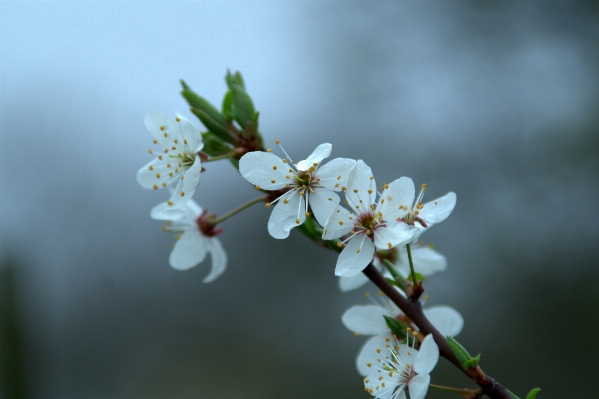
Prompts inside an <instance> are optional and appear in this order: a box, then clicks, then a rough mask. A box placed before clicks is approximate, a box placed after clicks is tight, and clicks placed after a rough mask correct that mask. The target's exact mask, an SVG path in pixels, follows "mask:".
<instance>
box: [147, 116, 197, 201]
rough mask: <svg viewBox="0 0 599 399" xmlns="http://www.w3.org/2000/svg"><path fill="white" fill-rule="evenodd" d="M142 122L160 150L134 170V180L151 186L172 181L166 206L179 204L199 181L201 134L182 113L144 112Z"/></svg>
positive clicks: (188, 195) (162, 186)
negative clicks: (145, 113) (180, 114)
mask: <svg viewBox="0 0 599 399" xmlns="http://www.w3.org/2000/svg"><path fill="white" fill-rule="evenodd" d="M144 122H145V125H146V128H147V129H148V131H149V132H150V134H151V135H152V137H153V138H154V144H160V146H162V148H163V150H164V151H163V153H161V154H158V157H157V158H156V159H154V160H153V161H150V162H149V163H148V164H147V165H145V166H144V167H142V168H141V169H140V170H139V171H138V172H137V181H138V183H139V184H141V186H142V187H144V188H148V189H151V188H153V189H154V190H158V189H160V188H165V187H167V186H168V185H170V184H171V183H175V182H176V187H175V189H174V191H173V193H172V195H171V198H170V199H169V200H168V201H167V202H166V203H167V205H168V206H169V207H172V208H180V207H182V206H184V205H185V203H187V201H189V200H190V199H191V197H192V196H193V193H194V192H195V189H196V187H197V186H198V182H199V181H200V172H201V170H202V165H201V161H200V156H199V155H198V152H199V151H200V150H201V149H202V147H203V144H202V135H201V134H200V131H199V130H198V129H196V127H195V126H194V125H193V124H192V123H191V122H189V121H188V120H187V119H185V118H183V117H182V116H177V117H175V118H172V117H170V116H168V115H166V114H163V113H161V112H154V113H152V114H149V115H147V116H146V118H145V120H144ZM148 152H149V153H150V154H153V153H154V152H153V151H152V150H148Z"/></svg>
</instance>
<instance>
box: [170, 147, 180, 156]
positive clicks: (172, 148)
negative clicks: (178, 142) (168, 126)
mask: <svg viewBox="0 0 599 399" xmlns="http://www.w3.org/2000/svg"><path fill="white" fill-rule="evenodd" d="M176 149H177V147H175V146H172V147H171V150H173V151H175V150H176ZM179 156H181V155H179Z"/></svg>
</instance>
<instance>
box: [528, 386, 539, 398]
mask: <svg viewBox="0 0 599 399" xmlns="http://www.w3.org/2000/svg"><path fill="white" fill-rule="evenodd" d="M539 392H541V388H533V390H532V391H530V392H529V393H528V395H526V399H535V398H536V397H537V394H538V393H539Z"/></svg>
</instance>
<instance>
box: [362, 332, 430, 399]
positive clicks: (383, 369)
mask: <svg viewBox="0 0 599 399" xmlns="http://www.w3.org/2000/svg"><path fill="white" fill-rule="evenodd" d="M407 335H408V337H407V340H408V341H407V343H405V344H401V345H400V344H399V343H398V342H397V340H392V339H388V340H386V342H385V343H384V344H383V345H381V346H380V347H379V348H377V349H376V350H375V353H376V355H377V358H376V360H375V362H374V363H373V364H372V365H371V368H372V371H371V372H370V373H369V374H368V376H367V377H366V378H365V379H364V387H365V389H366V391H367V392H368V393H370V394H371V395H373V396H374V397H375V398H378V399H406V398H410V399H424V397H425V396H426V392H427V391H428V384H429V382H430V379H431V377H430V375H429V374H430V372H431V371H433V368H435V366H436V365H437V361H438V360H439V348H438V347H437V344H436V343H435V341H434V339H433V336H432V335H427V336H426V337H425V338H424V340H423V341H422V344H421V345H420V350H416V349H415V348H414V345H415V342H416V338H415V337H410V331H408V334H407ZM410 338H411V341H412V344H411V345H410ZM406 391H407V393H408V394H406Z"/></svg>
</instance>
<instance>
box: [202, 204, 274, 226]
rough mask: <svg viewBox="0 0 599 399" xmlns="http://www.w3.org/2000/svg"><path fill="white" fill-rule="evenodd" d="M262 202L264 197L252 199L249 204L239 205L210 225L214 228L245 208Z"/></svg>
mask: <svg viewBox="0 0 599 399" xmlns="http://www.w3.org/2000/svg"><path fill="white" fill-rule="evenodd" d="M262 201H266V197H260V198H254V199H253V200H251V201H250V202H247V203H245V204H243V205H241V206H240V207H238V208H235V209H233V210H232V211H231V212H229V213H227V214H225V215H223V216H221V217H219V218H218V219H216V220H215V221H214V222H212V225H213V226H216V225H217V224H219V223H221V222H224V221H225V220H227V219H229V218H230V217H231V216H233V215H236V214H238V213H239V212H241V211H243V210H244V209H245V208H249V207H250V206H252V205H254V204H257V203H258V202H262Z"/></svg>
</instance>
